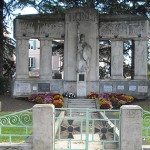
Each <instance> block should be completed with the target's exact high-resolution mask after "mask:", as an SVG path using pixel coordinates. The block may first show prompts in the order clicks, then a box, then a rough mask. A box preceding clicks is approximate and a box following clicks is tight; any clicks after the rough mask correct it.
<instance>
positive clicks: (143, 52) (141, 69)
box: [134, 40, 147, 80]
mask: <svg viewBox="0 0 150 150" xmlns="http://www.w3.org/2000/svg"><path fill="white" fill-rule="evenodd" d="M134 61H135V67H134V79H139V80H143V79H147V41H144V40H136V41H135V58H134Z"/></svg>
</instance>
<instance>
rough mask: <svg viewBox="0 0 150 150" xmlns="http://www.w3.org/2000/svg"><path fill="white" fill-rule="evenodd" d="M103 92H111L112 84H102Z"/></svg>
mask: <svg viewBox="0 0 150 150" xmlns="http://www.w3.org/2000/svg"><path fill="white" fill-rule="evenodd" d="M104 92H106V93H111V92H112V85H104Z"/></svg>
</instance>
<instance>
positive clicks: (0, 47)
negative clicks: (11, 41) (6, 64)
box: [0, 0, 4, 77]
mask: <svg viewBox="0 0 150 150" xmlns="http://www.w3.org/2000/svg"><path fill="white" fill-rule="evenodd" d="M3 8H4V1H3V0H1V2H0V77H2V76H3V51H4V48H3V37H4V36H3Z"/></svg>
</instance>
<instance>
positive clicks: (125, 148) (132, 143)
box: [120, 105, 142, 150]
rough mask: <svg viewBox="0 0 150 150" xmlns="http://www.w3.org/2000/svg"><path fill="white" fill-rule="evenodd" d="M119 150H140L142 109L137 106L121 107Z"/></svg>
mask: <svg viewBox="0 0 150 150" xmlns="http://www.w3.org/2000/svg"><path fill="white" fill-rule="evenodd" d="M120 146H121V149H120V150H141V149H142V108H141V107H140V106H137V105H124V106H122V107H121V124H120Z"/></svg>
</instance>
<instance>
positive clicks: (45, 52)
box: [40, 39, 52, 80]
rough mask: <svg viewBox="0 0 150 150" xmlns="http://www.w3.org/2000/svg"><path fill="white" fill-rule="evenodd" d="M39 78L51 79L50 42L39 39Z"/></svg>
mask: <svg viewBox="0 0 150 150" xmlns="http://www.w3.org/2000/svg"><path fill="white" fill-rule="evenodd" d="M40 49H41V51H40V78H41V79H46V80H48V79H52V40H49V39H41V46H40Z"/></svg>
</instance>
